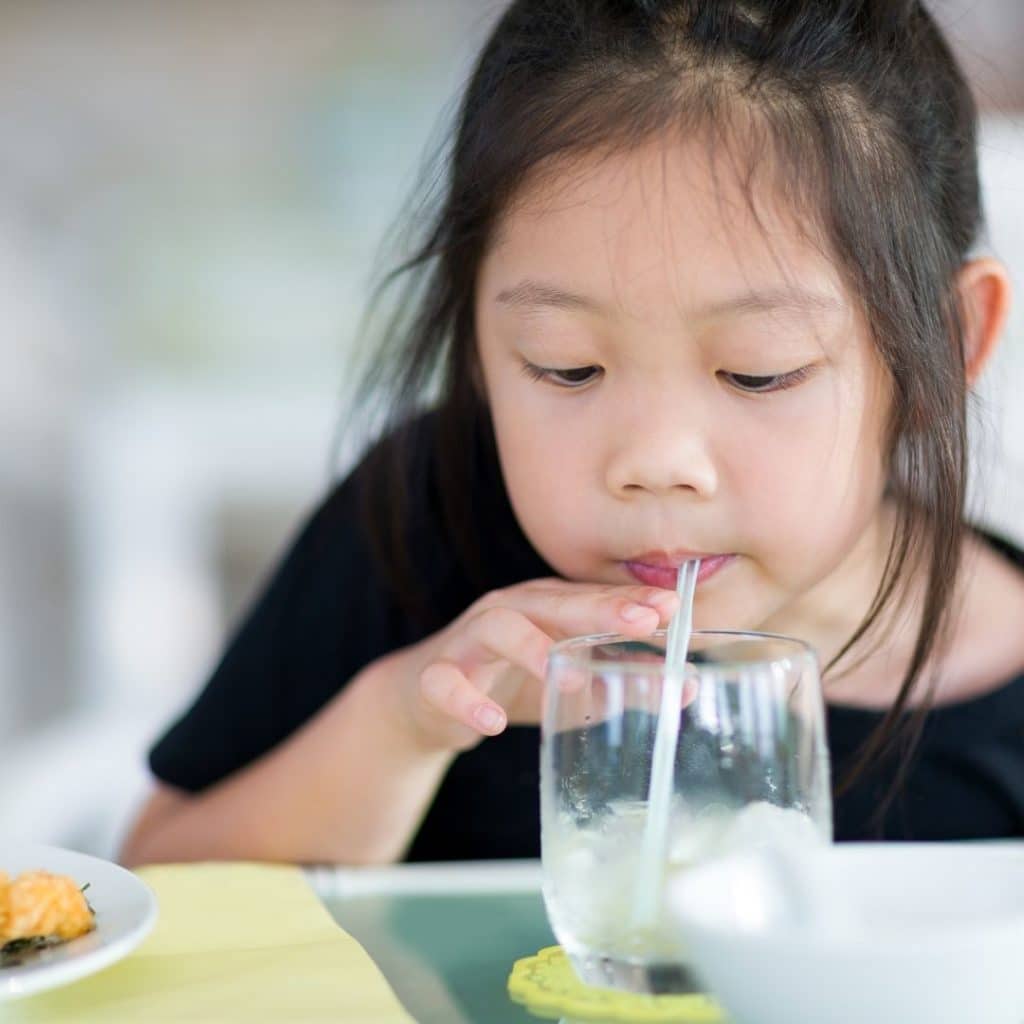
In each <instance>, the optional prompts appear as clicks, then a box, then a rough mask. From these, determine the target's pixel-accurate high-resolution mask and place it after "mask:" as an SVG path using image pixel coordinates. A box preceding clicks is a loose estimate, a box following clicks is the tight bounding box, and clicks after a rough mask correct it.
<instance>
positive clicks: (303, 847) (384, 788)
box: [121, 580, 678, 864]
mask: <svg viewBox="0 0 1024 1024" xmlns="http://www.w3.org/2000/svg"><path fill="white" fill-rule="evenodd" d="M677 605H678V599H677V598H676V595H675V594H674V593H673V592H672V591H667V590H659V589H657V588H653V587H640V586H621V585H608V584H592V583H590V584H588V583H569V582H566V581H565V580H533V581H530V582H527V583H520V584H516V585H515V586H512V587H508V588H506V589H504V590H500V591H492V592H491V593H490V594H487V595H485V596H484V597H482V598H481V599H480V600H479V601H477V602H475V603H474V604H473V605H471V606H470V607H469V608H468V609H467V610H466V611H465V612H464V613H463V614H462V615H460V616H459V617H458V618H457V619H456V620H455V621H454V622H453V623H451V624H450V625H449V626H448V627H447V628H445V629H443V630H441V631H440V632H438V633H435V634H433V635H432V636H430V637H428V638H427V639H425V640H423V641H421V642H420V643H418V644H414V645H412V646H411V647H405V648H403V649H401V650H399V651H396V652H394V653H393V654H389V655H387V656H386V657H384V658H382V659H380V660H378V661H375V662H373V663H371V665H370V666H369V667H368V668H366V669H364V670H363V671H362V672H360V673H359V674H358V675H357V676H356V677H355V678H354V679H353V680H352V682H351V683H350V684H349V685H348V686H346V687H345V688H344V689H343V690H342V691H341V693H339V694H338V696H337V697H335V698H334V699H333V700H331V701H329V702H328V703H327V704H326V705H324V707H323V709H322V710H321V711H320V712H319V714H317V715H316V716H315V717H313V718H312V719H310V720H309V721H308V722H307V723H306V724H305V725H304V726H302V727H301V728H300V729H298V730H297V731H296V732H295V733H294V734H293V735H292V736H291V737H290V738H289V739H287V740H285V741H284V742H283V743H281V744H280V745H279V746H277V747H275V748H274V749H273V750H271V751H270V752H269V753H267V754H265V755H264V756H263V757H261V758H258V759H257V760H255V761H253V762H252V764H251V765H249V766H248V767H245V768H242V769H239V770H238V771H237V772H235V773H234V774H233V775H229V776H228V777H227V778H225V779H223V780H222V781H221V782H218V783H215V784H214V785H212V786H211V787H210V788H209V789H206V790H204V791H203V792H201V793H199V794H197V795H195V796H186V795H184V794H181V793H177V792H174V791H168V790H166V789H164V790H162V791H161V792H159V793H158V794H157V796H156V797H154V798H153V800H152V801H151V802H150V804H149V806H148V807H146V808H145V809H144V811H143V814H142V816H141V817H140V819H139V822H138V824H137V825H136V826H135V828H134V829H133V831H132V833H131V835H130V836H129V837H128V840H127V842H126V843H125V845H124V849H123V850H122V852H121V857H122V859H123V860H124V861H125V862H126V863H129V864H140V863H142V862H144V861H173V860H200V859H229V858H236V859H258V860H278V861H296V862H300V863H310V862H318V861H329V862H333V863H341V864H381V863H387V862H390V861H394V860H397V859H398V858H399V857H400V856H401V855H402V853H403V852H404V850H405V849H406V847H407V846H408V845H409V842H410V841H411V839H412V837H413V834H414V833H415V831H416V829H417V827H418V826H419V823H420V821H421V820H422V818H423V816H424V814H425V812H426V810H427V807H428V806H429V804H430V803H431V801H432V799H433V797H434V794H435V793H436V791H437V788H438V786H439V785H440V783H441V779H442V778H443V777H444V774H445V772H446V770H447V769H448V766H449V765H450V764H451V762H452V760H453V759H454V757H455V755H456V753H457V752H458V751H460V750H466V749H468V748H469V747H472V746H475V745H476V744H477V743H479V742H480V741H481V740H482V739H483V738H484V737H485V736H494V735H496V734H497V733H500V732H501V731H502V730H503V729H504V728H505V726H506V724H507V723H508V722H509V721H513V722H516V721H519V722H522V721H531V722H536V721H537V718H538V715H539V711H540V706H541V693H540V686H541V680H542V679H543V677H544V667H545V664H546V661H547V656H548V652H549V650H550V648H551V644H552V643H553V639H554V638H556V637H557V638H562V637H567V636H578V635H580V634H583V633H594V632H610V631H620V632H622V633H624V634H626V635H629V636H634V637H638V638H639V637H644V636H649V635H650V634H651V633H653V632H654V630H655V629H657V628H658V626H659V625H663V624H665V623H666V622H668V620H669V618H670V617H671V616H672V614H673V613H674V612H675V610H676V607H677ZM244 713H245V709H244V707H243V708H241V709H239V714H243V715H244ZM172 793H173V796H172V795H171V794H172Z"/></svg>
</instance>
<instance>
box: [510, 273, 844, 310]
mask: <svg viewBox="0 0 1024 1024" xmlns="http://www.w3.org/2000/svg"><path fill="white" fill-rule="evenodd" d="M495 302H497V303H499V304H500V305H504V306H511V307H513V308H515V309H519V310H521V311H523V312H531V311H534V310H538V309H561V310H569V311H577V312H584V313H598V314H605V315H606V314H607V312H608V311H607V309H606V307H605V306H604V305H602V303H600V302H598V301H597V300H596V299H593V298H590V297H589V296H587V295H581V294H578V293H576V292H571V291H567V290H565V289H564V288H561V287H559V286H558V285H555V284H550V283H547V282H545V281H534V280H530V279H529V278H526V279H524V280H522V281H520V282H519V283H518V284H517V285H514V286H513V287H511V288H506V289H504V290H502V291H500V292H499V293H498V294H497V295H496V296H495ZM844 309H845V306H844V305H843V303H842V301H841V300H840V299H839V298H838V297H837V296H836V295H834V294H830V293H828V292H816V291H808V290H806V289H803V288H798V287H789V288H769V289H766V290H761V291H757V290H755V291H747V292H742V293H741V294H738V295H733V296H729V297H727V298H725V299H718V300H715V301H714V302H712V303H708V304H706V305H704V306H701V307H699V308H697V309H695V310H692V311H691V312H690V313H689V316H690V317H692V318H693V319H696V320H711V319H715V318H717V317H722V316H728V315H733V316H742V315H747V314H754V313H772V312H779V311H783V312H793V313H841V312H843V310H844Z"/></svg>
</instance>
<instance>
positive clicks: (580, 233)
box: [476, 141, 889, 654]
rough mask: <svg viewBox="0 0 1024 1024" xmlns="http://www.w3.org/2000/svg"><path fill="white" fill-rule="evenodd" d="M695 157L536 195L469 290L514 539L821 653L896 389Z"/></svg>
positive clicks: (858, 549) (628, 162)
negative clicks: (690, 563) (688, 572)
mask: <svg viewBox="0 0 1024 1024" xmlns="http://www.w3.org/2000/svg"><path fill="white" fill-rule="evenodd" d="M754 189H755V190H754V199H755V201H756V202H755V211H756V215H755V212H752V211H751V209H750V204H749V202H748V199H747V196H746V195H745V193H744V191H743V188H742V186H741V185H740V183H739V182H738V181H735V180H730V179H729V176H728V175H727V173H726V171H725V169H724V168H723V167H718V168H717V173H713V172H712V169H711V166H710V164H709V162H708V158H707V153H706V147H705V146H704V144H703V142H701V141H694V142H692V143H687V144H685V145H679V146H676V147H674V148H673V147H670V146H668V145H665V146H662V145H660V144H657V143H652V144H651V145H650V146H647V147H644V148H641V149H638V150H633V151H631V152H629V153H623V154H619V155H615V156H608V157H603V158H600V159H599V158H594V159H592V160H589V161H584V162H583V163H580V162H576V163H574V164H573V165H572V166H571V167H567V168H566V169H564V170H563V172H562V173H559V172H558V171H557V170H553V171H551V172H549V173H548V174H547V175H546V176H543V177H540V178H538V179H537V180H536V181H534V182H533V183H532V185H530V186H528V187H527V188H526V189H525V190H524V193H523V195H522V196H521V197H520V201H519V202H518V203H517V204H515V205H514V207H513V208H512V209H511V210H510V211H509V212H508V213H507V215H506V217H505V219H504V220H503V222H502V223H501V225H500V227H499V231H498V233H497V237H496V239H495V241H494V244H493V246H492V248H491V250H490V251H489V253H488V255H487V258H486V260H485V261H484V264H483V267H482V268H481V274H480V279H479V285H478V289H477V300H476V301H477V308H476V325H477V337H478V345H479V355H480V360H481V367H482V372H483V382H484V387H485V390H486V395H487V399H488V401H489V404H490V409H491V413H492V417H493V421H494V427H495V432H496V436H497V443H498V451H499V455H500V459H501V465H502V471H503V474H504V478H505V481H506V484H507V487H508V491H509V495H510V498H511V501H512V505H513V508H514V510H515V513H516V516H517V518H518V520H519V522H520V524H521V526H522V528H523V530H524V532H525V533H526V535H527V537H528V538H529V540H530V541H531V543H532V544H533V545H534V547H535V548H536V549H537V551H538V552H539V553H540V554H541V555H542V556H543V557H544V559H545V560H546V561H547V562H548V563H549V564H550V565H551V566H552V567H553V568H555V569H556V570H557V571H558V572H559V573H560V574H561V575H562V576H564V577H566V578H567V579H572V580H585V581H605V582H609V583H634V582H636V581H637V580H640V581H643V582H645V583H651V584H654V585H657V586H662V587H669V588H671V587H673V586H674V585H675V575H676V568H677V567H678V565H679V564H680V563H681V561H682V560H684V559H685V558H687V557H688V556H691V555H699V556H700V557H701V558H702V559H704V562H703V567H702V572H701V577H700V584H699V587H698V591H697V601H696V605H695V612H694V614H695V624H696V625H698V626H704V627H708V626H715V627H733V628H756V627H761V628H772V629H780V630H786V631H790V632H795V633H797V634H798V635H801V636H804V637H806V638H807V639H809V640H812V642H814V641H817V642H818V643H819V645H820V646H821V647H822V653H823V654H824V653H825V649H831V648H833V647H834V646H835V645H836V644H837V643H841V642H842V641H843V640H844V639H845V636H846V635H847V634H848V632H849V630H850V629H851V628H852V627H853V626H855V625H856V624H857V623H858V622H859V621H860V619H861V618H862V616H863V613H864V612H865V610H866V608H867V605H868V602H869V599H870V597H871V595H872V593H873V590H874V586H875V585H876V584H877V579H878V576H877V574H878V571H879V569H880V566H881V561H882V559H883V558H884V552H885V547H886V544H887V541H888V536H887V534H886V529H885V516H884V514H883V504H882V492H883V488H884V483H885V474H884V468H883V467H884V451H883V447H884V435H885V424H886V414H887V408H888V401H889V398H888V394H889V392H888V386H887V376H886V374H885V372H884V370H883V368H882V366H881V363H880V361H879V358H878V356H877V354H876V352H875V349H874V346H873V344H872V342H871V339H870V336H869V333H868V330H867V328H866V325H865V323H864V322H863V319H862V316H861V314H860V313H859V312H858V310H857V309H856V308H855V304H854V303H853V302H851V301H850V299H849V297H848V295H847V293H846V290H845V289H844V287H843V285H842V283H841V280H840V277H839V274H838V273H837V271H836V269H835V268H834V266H833V265H832V262H831V261H830V259H829V257H828V255H827V251H826V247H825V246H824V245H823V244H821V243H820V242H819V243H816V242H815V241H814V240H813V239H811V238H809V237H806V233H801V231H800V230H799V229H798V227H797V224H796V222H795V221H794V220H793V219H792V218H791V217H790V216H789V215H788V214H787V213H786V211H785V208H784V206H783V205H782V204H781V203H774V202H773V201H772V199H773V197H772V195H771V194H770V192H769V191H768V190H767V189H766V187H765V188H762V190H761V191H760V192H759V191H758V189H757V186H756V185H755V186H754Z"/></svg>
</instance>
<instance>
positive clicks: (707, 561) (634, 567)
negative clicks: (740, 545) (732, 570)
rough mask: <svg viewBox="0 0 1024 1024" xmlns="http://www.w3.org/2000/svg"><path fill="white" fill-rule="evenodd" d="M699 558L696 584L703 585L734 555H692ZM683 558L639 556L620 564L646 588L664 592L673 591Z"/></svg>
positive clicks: (656, 555)
mask: <svg viewBox="0 0 1024 1024" xmlns="http://www.w3.org/2000/svg"><path fill="white" fill-rule="evenodd" d="M691 557H694V558H698V557H699V558H700V572H699V573H698V574H697V582H698V583H703V582H704V581H705V580H708V579H710V578H711V577H712V576H714V575H715V574H716V573H718V572H720V571H721V570H722V569H724V568H725V567H726V566H727V565H728V564H729V563H730V562H732V561H734V560H735V558H736V556H735V555H693V556H691ZM685 560H686V559H685V558H667V557H665V556H664V555H658V554H654V553H652V554H650V555H640V556H639V557H637V558H635V559H631V560H629V561H627V562H623V563H622V564H623V565H624V566H625V567H626V570H627V572H629V574H630V575H631V576H632V577H633V578H634V579H635V580H638V581H639V582H640V583H643V584H644V585H645V586H648V587H661V588H663V589H664V590H675V588H676V577H677V576H678V574H679V566H680V565H682V564H683V562H684V561H685Z"/></svg>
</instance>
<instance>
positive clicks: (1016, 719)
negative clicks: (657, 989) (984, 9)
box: [150, 417, 1024, 860]
mask: <svg viewBox="0 0 1024 1024" xmlns="http://www.w3.org/2000/svg"><path fill="white" fill-rule="evenodd" d="M419 427H420V428H421V429H420V430H419V432H418V437H420V438H422V441H421V442H420V443H421V445H422V451H424V452H425V451H427V450H428V448H429V437H430V435H429V431H430V429H431V421H430V419H429V417H428V418H427V419H425V420H423V421H421V423H420V424H419ZM417 457H420V456H417ZM483 461H484V463H485V464H483V465H481V466H479V467H478V468H479V472H478V475H477V482H476V484H475V485H474V493H473V503H474V508H475V509H476V510H479V517H478V518H479V521H480V522H481V523H484V524H486V534H487V540H488V543H487V544H486V545H485V546H484V550H485V551H486V552H487V560H486V564H485V566H484V567H483V568H484V578H482V579H478V580H477V581H476V582H471V580H470V579H469V575H468V574H467V573H466V572H465V571H463V570H462V569H460V561H459V559H457V558H456V557H455V554H454V551H453V545H452V544H451V543H450V542H449V540H448V539H447V537H446V531H445V529H444V527H443V525H442V524H443V517H442V516H441V513H440V508H439V500H438V494H437V489H436V485H435V484H434V483H432V479H433V477H432V474H430V473H429V472H428V473H425V474H419V473H411V474H410V479H416V480H420V481H422V482H421V483H420V484H418V485H417V486H416V487H415V488H414V489H413V493H412V499H413V505H412V507H413V509H414V513H413V515H412V522H411V526H410V530H411V536H412V537H413V538H414V543H415V547H416V551H417V552H418V553H419V555H418V571H419V573H421V579H422V582H423V584H424V587H425V590H426V591H427V592H429V594H430V599H431V604H432V608H433V611H434V613H435V614H436V620H437V622H436V624H435V628H436V625H437V624H443V623H445V622H450V621H451V620H452V619H454V618H455V617H456V616H457V615H459V614H460V613H461V612H462V611H463V610H464V609H465V608H466V607H467V606H468V605H469V604H471V603H472V602H473V600H475V599H476V598H477V597H479V596H481V595H482V594H483V593H486V592H488V591H490V590H493V589H496V588H498V587H502V586H508V585H510V584H513V583H517V582H521V581H524V580H528V579H535V578H539V577H543V576H552V575H554V573H553V571H552V570H551V568H550V567H549V566H547V565H546V564H545V563H544V561H543V560H542V559H541V558H540V556H539V555H538V554H537V553H536V552H535V551H534V550H533V548H532V547H531V545H530V544H529V542H528V541H527V539H526V538H525V536H524V535H523V533H522V531H521V529H520V528H519V525H518V523H517V522H516V519H515V516H514V514H513V512H512V509H511V506H510V504H509V501H508V497H507V494H506V493H505V489H504V485H503V483H502V480H501V476H500V472H499V471H498V469H497V467H496V466H494V465H493V464H492V463H493V460H490V459H488V460H483ZM363 465H364V466H365V463H364V464H363ZM362 480H363V473H362V467H359V468H357V469H356V470H355V471H354V472H353V474H352V475H350V476H349V477H348V479H347V480H345V481H344V482H343V483H341V484H339V485H338V486H337V487H335V488H334V490H333V491H332V492H331V493H330V494H329V495H328V497H327V498H326V500H325V501H324V502H323V504H322V505H321V506H320V507H319V508H318V509H317V510H316V512H315V513H314V514H313V516H312V517H311V518H310V520H309V521H308V522H307V524H306V525H305V527H304V528H303V529H302V531H301V533H300V534H299V536H298V538H297V539H296V541H295V542H294V544H293V545H292V547H291V549H290V550H289V551H288V553H287V555H286V557H285V558H284V560H283V562H282V563H281V565H280V566H279V568H278V569H277V570H276V572H275V573H274V574H273V576H272V578H271V579H270V581H269V583H268V585H267V586H266V587H265V589H264V591H263V593H262V595H261V596H260V597H259V598H258V600H257V601H256V602H255V604H254V606H253V607H252V609H251V610H250V612H249V614H248V616H247V617H246V618H245V620H244V621H243V622H242V624H241V626H240V628H239V629H238V630H237V632H236V634H235V636H234V637H233V639H232V641H231V642H230V644H229V645H228V648H227V650H226V653H225V654H224V656H223V659H222V660H221V662H220V664H219V665H218V667H217V668H216V670H215V671H214V673H213V676H212V677H211V679H210V680H209V682H208V683H207V685H206V687H205V688H204V689H203V691H202V692H201V693H200V694H199V696H198V698H197V699H196V701H195V703H194V704H193V705H192V707H191V708H190V709H189V710H188V711H187V712H186V713H185V714H184V715H183V716H182V718H181V719H180V720H179V721H178V722H177V723H176V724H175V725H174V726H173V727H172V728H171V729H170V730H169V731H168V732H167V733H166V734H165V735H164V736H163V738H162V739H161V740H160V741H159V742H158V743H157V744H156V746H155V747H154V748H153V750H152V751H151V753H150V766H151V768H152V770H153V773H154V774H155V775H156V776H157V778H158V779H160V780H162V781H163V782H165V783H167V784H169V785H171V786H175V787H178V788H180V789H183V790H187V791H190V792H197V791H199V790H202V789H204V788H205V787H207V786H209V785H211V784H212V783H214V782H217V781H218V780H220V779H222V778H224V777H225V776H227V775H229V774H230V773H232V772H233V771H235V770H237V769H239V768H242V767H243V766H245V765H247V764H249V763H250V762H251V761H253V760H255V759H256V758H258V757H260V756H261V755H262V754H264V753H266V752H267V751H269V750H270V749H271V748H272V747H274V746H275V745H276V744H278V743H280V742H281V741H283V740H284V739H286V738H287V737H288V736H289V735H290V734H291V733H293V732H294V731H295V730H296V729H297V728H298V727H299V726H301V725H302V724H303V723H304V722H305V721H306V720H307V719H309V718H310V717H311V716H313V715H315V714H316V713H317V711H318V710H319V709H320V708H321V707H323V706H324V704H326V703H327V702H328V701H329V700H330V699H331V698H332V697H333V696H334V695H335V694H337V693H338V691H339V690H340V689H341V688H342V687H344V686H345V684H346V683H347V682H348V680H350V679H351V678H352V677H353V676H354V675H355V674H356V673H357V672H359V670H360V669H362V668H363V667H364V666H365V665H367V664H369V663H370V662H371V661H374V660H375V659H377V658H378V657H380V656H382V655H383V654H385V653H387V652H389V651H392V650H395V649H397V648H399V647H403V646H406V645H408V644H410V643H413V642H415V641H417V640H419V639H422V638H423V637H424V636H426V635H428V633H429V632H432V629H429V628H425V627H424V626H423V625H417V624H416V620H415V618H414V617H411V616H410V615H409V614H407V613H406V612H405V611H403V608H402V606H401V603H400V602H399V601H398V600H397V598H396V595H395V594H394V592H393V591H392V590H391V588H390V587H389V585H388V584H387V582H386V581H385V578H384V575H383V573H382V572H381V570H380V568H379V566H378V565H377V563H376V562H375V560H374V558H373V555H372V554H371V551H372V548H371V544H370V542H369V538H368V535H367V531H366V529H365V526H364V523H363V518H362V515H361V509H362V506H361V502H360V492H359V488H360V486H361V484H362ZM994 543H999V542H995V541H994ZM999 546H1000V547H1001V548H1002V550H1003V551H1004V553H1005V554H1006V555H1007V556H1008V557H1010V558H1012V559H1013V560H1015V561H1016V562H1017V563H1018V564H1019V565H1021V566H1022V567H1024V554H1022V553H1021V552H1020V551H1018V550H1016V549H1014V548H1012V547H1010V546H1009V545H1006V544H1004V543H999ZM881 719H882V713H881V712H878V711H871V710H864V709H857V708H850V707H838V706H829V707H828V708H827V730H828V738H829V747H830V751H831V756H832V766H833V777H834V778H835V779H840V778H842V776H843V774H844V770H845V768H846V767H848V766H849V764H850V763H851V759H852V758H853V757H854V756H855V754H856V752H857V751H858V749H859V748H860V747H861V745H862V744H863V743H864V741H865V739H866V738H867V736H868V735H869V734H870V733H871V732H872V731H873V730H874V729H875V728H876V727H877V726H878V724H879V723H880V722H881ZM538 747H539V730H538V729H537V727H533V726H511V727H509V728H508V729H507V730H506V731H505V732H504V733H502V734H501V735H500V736H497V737H493V738H490V739H487V740H484V741H483V742H482V743H480V745H479V746H477V747H475V748H474V749H472V750H470V751H468V752H466V753H463V754H461V755H459V756H458V757H457V758H456V759H455V761H454V763H453V764H452V766H451V768H450V770H449V771H448V773H447V775H446V776H445V778H444V780H443V782H442V784H441V786H440V789H439V790H438V792H437V795H436V797H435V799H434V802H433V804H432V805H431V807H430V809H429V810H428V812H427V814H426V817H425V818H424V820H423V822H422V825H421V826H420V829H419V831H418V833H417V834H416V836H415V838H414V840H413V843H412V846H411V847H410V849H409V851H408V854H407V857H408V859H409V860H462V859H487V858H505V857H536V856H539V854H540V812H539V779H538V766H539V758H538ZM894 771H895V761H894V760H892V759H888V760H883V761H881V762H880V763H879V764H878V765H877V766H876V767H874V769H873V770H872V771H871V772H869V773H868V774H866V775H864V776H862V777H861V780H860V781H859V782H858V783H857V784H856V785H855V786H854V787H853V788H852V789H850V790H849V791H848V792H845V793H842V794H839V795H837V796H836V799H835V802H834V810H835V833H836V838H837V839H840V840H842V839H864V838H892V839H964V838H993V837H1009V836H1024V675H1021V676H1019V677H1017V678H1015V679H1012V680H1008V681H1007V683H1006V684H1005V685H1004V686H1002V687H1000V688H999V689H996V690H994V691H991V692H989V693H987V694H985V695H983V696H981V697H977V698H974V699H972V700H968V701H965V702H962V703H958V704H952V705H944V706H942V707H939V708H936V709H935V710H933V711H932V712H930V714H929V715H928V716H927V719H926V721H925V727H924V731H923V733H922V736H921V740H920V743H919V745H918V747H917V750H916V754H915V755H914V757H913V759H912V761H911V763H910V768H909V771H908V773H907V775H906V781H905V784H904V785H903V786H902V787H901V788H900V789H899V791H898V795H897V796H896V798H895V799H894V800H893V801H892V803H891V806H890V807H889V809H888V811H887V812H886V814H885V816H884V819H883V820H882V821H881V822H879V821H877V813H876V812H877V810H878V808H879V805H880V801H882V800H883V798H884V797H885V796H886V794H887V793H889V792H890V789H891V784H892V779H893V777H894V776H893V773H894Z"/></svg>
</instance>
